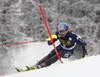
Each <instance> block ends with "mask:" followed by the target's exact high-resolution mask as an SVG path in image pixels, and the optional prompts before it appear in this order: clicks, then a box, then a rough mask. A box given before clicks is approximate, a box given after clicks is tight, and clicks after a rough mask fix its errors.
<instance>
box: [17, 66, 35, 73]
mask: <svg viewBox="0 0 100 77" xmlns="http://www.w3.org/2000/svg"><path fill="white" fill-rule="evenodd" d="M26 68H27V69H18V68H15V69H16V70H17V72H26V71H31V70H35V69H36V67H28V66H26Z"/></svg>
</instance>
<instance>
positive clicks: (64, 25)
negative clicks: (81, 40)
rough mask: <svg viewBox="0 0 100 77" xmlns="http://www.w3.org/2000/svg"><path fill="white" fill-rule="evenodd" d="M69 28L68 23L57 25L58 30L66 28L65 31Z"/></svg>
mask: <svg viewBox="0 0 100 77" xmlns="http://www.w3.org/2000/svg"><path fill="white" fill-rule="evenodd" d="M68 29H69V26H68V25H67V24H66V23H60V24H59V25H58V27H57V30H58V31H60V30H65V31H68Z"/></svg>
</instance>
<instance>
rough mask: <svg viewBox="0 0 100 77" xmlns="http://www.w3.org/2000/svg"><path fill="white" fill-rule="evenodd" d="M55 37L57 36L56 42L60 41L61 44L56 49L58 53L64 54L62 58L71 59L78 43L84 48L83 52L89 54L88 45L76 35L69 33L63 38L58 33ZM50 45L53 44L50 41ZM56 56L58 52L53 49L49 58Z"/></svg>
mask: <svg viewBox="0 0 100 77" xmlns="http://www.w3.org/2000/svg"><path fill="white" fill-rule="evenodd" d="M55 35H57V39H55V40H54V42H55V41H57V40H58V39H59V41H60V44H59V45H58V46H57V47H56V49H57V51H58V52H59V51H60V52H61V53H62V58H69V57H70V56H71V55H73V53H74V48H75V45H76V43H77V44H79V45H81V46H82V49H83V52H87V47H86V43H85V42H84V41H83V40H82V39H80V38H79V37H78V36H77V35H76V34H74V33H72V32H70V31H68V33H67V34H66V36H65V37H61V36H60V34H59V33H58V32H56V33H55ZM48 45H52V42H50V41H48ZM55 54H56V52H55V50H54V49H53V50H52V51H51V52H50V53H49V54H48V58H50V57H52V56H53V55H55Z"/></svg>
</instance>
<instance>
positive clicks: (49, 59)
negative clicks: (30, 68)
mask: <svg viewBox="0 0 100 77" xmlns="http://www.w3.org/2000/svg"><path fill="white" fill-rule="evenodd" d="M68 29H69V26H68V25H67V24H66V23H60V24H59V25H58V27H57V32H56V33H55V35H56V36H57V38H56V39H55V38H53V41H54V42H55V41H57V40H59V41H60V44H59V45H58V46H57V47H56V49H57V52H58V54H59V56H60V57H61V58H69V57H70V56H72V55H73V53H74V48H75V45H76V43H77V44H79V45H81V46H82V49H83V56H82V57H85V55H87V46H86V43H85V42H84V41H83V40H82V39H81V38H79V37H78V36H77V35H76V34H74V33H72V32H70V31H69V30H68ZM48 45H52V41H51V40H50V41H48ZM57 60H58V56H57V54H56V52H55V49H53V50H52V51H51V52H50V53H49V54H48V55H47V56H45V57H44V58H43V59H41V60H40V61H39V62H38V63H37V64H36V65H37V68H43V67H46V66H50V65H51V64H53V63H55V62H56V61H57Z"/></svg>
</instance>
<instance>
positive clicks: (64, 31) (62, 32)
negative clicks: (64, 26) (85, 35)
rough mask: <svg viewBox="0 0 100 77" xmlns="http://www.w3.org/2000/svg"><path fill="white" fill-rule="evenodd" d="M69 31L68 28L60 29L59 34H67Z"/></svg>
mask: <svg viewBox="0 0 100 77" xmlns="http://www.w3.org/2000/svg"><path fill="white" fill-rule="evenodd" d="M66 32H67V31H66V30H60V31H58V33H59V34H65V33H66Z"/></svg>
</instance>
